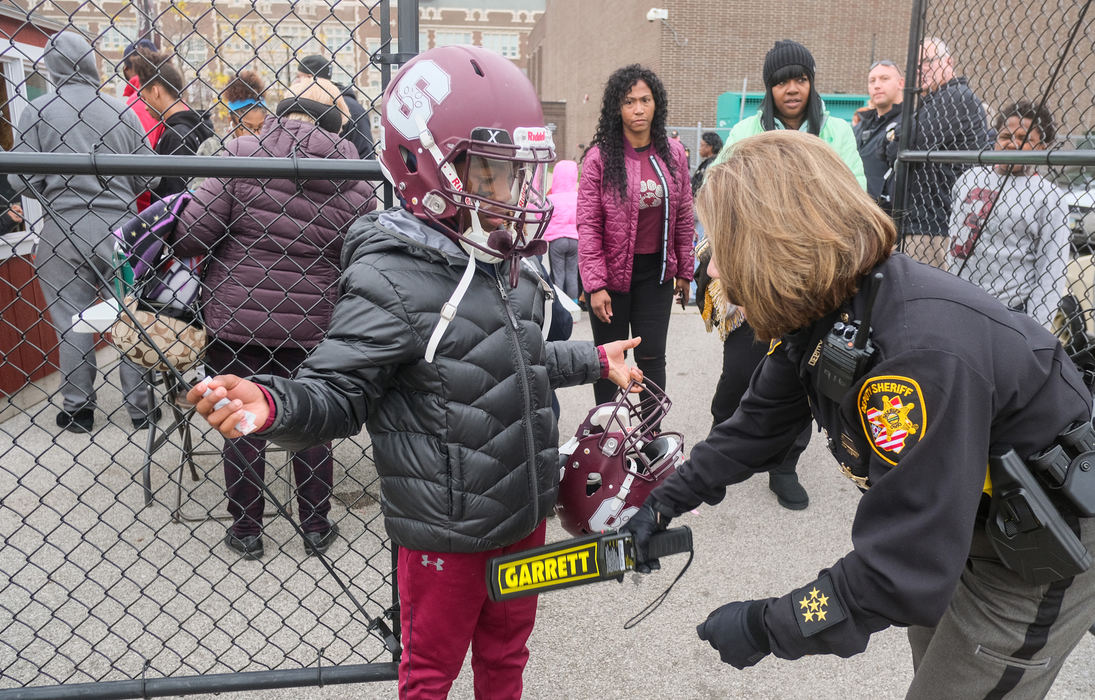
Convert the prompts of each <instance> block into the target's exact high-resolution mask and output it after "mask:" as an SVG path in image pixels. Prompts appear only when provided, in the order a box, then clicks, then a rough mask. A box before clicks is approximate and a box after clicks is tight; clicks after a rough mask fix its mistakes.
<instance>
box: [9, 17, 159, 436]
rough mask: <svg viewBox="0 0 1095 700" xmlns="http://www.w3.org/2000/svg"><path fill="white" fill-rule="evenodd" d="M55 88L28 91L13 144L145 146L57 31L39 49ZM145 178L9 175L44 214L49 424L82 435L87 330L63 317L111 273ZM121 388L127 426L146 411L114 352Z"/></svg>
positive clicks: (90, 402)
mask: <svg viewBox="0 0 1095 700" xmlns="http://www.w3.org/2000/svg"><path fill="white" fill-rule="evenodd" d="M42 60H44V61H45V65H46V68H47V70H48V71H49V76H50V81H51V82H52V83H53V85H54V87H55V89H56V92H55V93H50V94H46V95H42V96H41V97H39V98H37V99H35V100H34V101H33V102H31V103H30V105H29V106H28V107H27V109H25V110H23V114H22V115H21V116H20V118H19V123H18V124H17V125H16V131H17V135H16V138H15V148H14V150H15V151H22V152H41V153H53V152H58V153H97V154H98V153H146V154H151V153H152V150H151V149H150V148H149V147H148V144H147V143H146V142H145V138H144V129H142V128H141V123H140V120H138V118H137V115H135V114H134V113H133V111H132V110H130V109H128V108H127V107H126V104H125V103H124V102H122V101H120V100H116V99H114V98H111V97H106V96H103V95H100V94H99V86H100V85H101V82H100V80H99V71H98V69H97V68H96V67H95V53H94V52H93V50H92V48H91V45H90V44H88V42H87V41H86V40H85V39H84V38H83V37H81V36H79V35H78V34H75V33H72V32H61V33H59V34H56V35H54V36H53V37H51V38H50V40H49V42H48V43H47V45H46V49H45V51H44V52H43V56H42ZM157 180H158V178H153V179H151V180H149V179H147V178H138V177H131V176H95V175H61V174H34V175H24V174H18V173H15V174H11V175H9V176H8V182H9V183H10V184H11V186H12V187H13V188H14V189H15V193H16V194H17V195H22V196H24V197H30V198H32V199H37V200H38V201H40V202H41V203H42V208H43V210H44V217H43V220H42V222H41V236H40V239H39V241H38V247H37V251H36V263H37V274H38V281H39V283H40V284H41V286H42V292H43V294H44V296H45V300H46V304H47V308H48V309H49V315H50V317H51V319H52V322H53V327H54V329H55V330H56V331H57V335H58V337H59V341H60V343H59V345H60V348H59V353H60V363H61V373H62V375H63V380H62V383H61V395H62V397H63V404H62V408H61V411H60V412H59V413H58V414H57V426H58V427H60V428H64V429H66V430H70V431H72V432H80V433H87V432H91V429H92V428H93V427H94V416H95V413H94V409H95V402H96V396H95V376H96V373H97V371H98V368H97V366H96V362H95V345H94V336H93V335H92V334H90V333H76V332H73V330H72V321H71V319H72V316H73V314H77V313H79V312H81V311H83V310H84V309H86V308H88V307H89V306H92V305H94V304H95V303H96V302H97V301H98V298H99V293H100V290H101V289H102V287H103V282H104V280H105V281H107V282H109V281H110V280H111V279H112V278H113V275H114V272H113V265H112V263H111V256H112V253H113V236H112V235H111V232H112V231H113V230H114V229H115V228H117V227H118V226H119V225H120V224H121V222H123V221H126V220H128V219H129V218H130V217H132V216H133V215H134V214H135V213H136V211H135V209H134V205H133V203H134V201H135V200H136V198H137V193H139V192H143V191H145V190H146V189H151V188H152V187H154V186H155V185H156V181H157ZM120 374H121V383H122V393H123V396H124V398H125V403H126V410H127V411H128V413H129V416H130V418H131V419H132V421H133V427H134V428H137V429H140V428H145V427H147V426H148V425H149V423H150V421H154V420H155V419H156V418H157V417H158V415H159V409H156V410H155V411H152V410H151V409H152V407H151V406H150V405H149V393H148V391H146V385H145V383H144V382H145V379H144V376H143V371H142V370H141V369H139V368H138V367H137V366H136V365H133V364H130V363H129V362H128V361H126V360H123V361H122V365H121V368H120Z"/></svg>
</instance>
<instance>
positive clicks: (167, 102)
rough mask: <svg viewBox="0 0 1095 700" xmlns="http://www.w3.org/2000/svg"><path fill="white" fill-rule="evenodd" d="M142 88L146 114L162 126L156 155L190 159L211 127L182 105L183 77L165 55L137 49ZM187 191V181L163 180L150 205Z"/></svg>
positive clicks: (201, 115)
mask: <svg viewBox="0 0 1095 700" xmlns="http://www.w3.org/2000/svg"><path fill="white" fill-rule="evenodd" d="M133 64H134V66H135V69H136V71H137V77H138V79H139V80H140V85H141V99H142V100H143V101H144V103H145V105H147V106H148V111H149V112H150V113H151V114H152V115H153V116H154V117H156V118H157V119H159V120H160V121H161V122H163V125H164V130H163V133H162V134H161V135H160V139H159V140H158V141H157V142H156V153H159V154H160V155H165V156H192V155H194V154H195V153H197V151H198V146H200V145H201V144H202V142H203V141H205V140H206V139H207V138H209V137H211V136H214V135H215V134H214V132H213V123H212V122H211V121H210V120H209V117H208V116H207V115H206V114H205V113H204V112H196V111H194V110H192V109H190V107H188V106H187V105H186V103H185V102H183V92H184V91H185V89H186V84H185V83H184V82H183V76H182V73H181V72H180V71H179V69H178V68H176V67H175V65H174V63H173V62H172V61H171V55H170V54H168V53H155V52H153V51H151V50H149V49H148V48H146V47H139V48H138V49H137V58H135V59H133ZM185 189H186V178H182V177H164V178H162V179H161V180H160V184H159V186H158V187H157V188H156V189H154V190H153V191H152V198H153V201H156V200H158V199H163V198H164V197H166V196H167V195H169V194H175V193H176V192H182V191H183V190H185Z"/></svg>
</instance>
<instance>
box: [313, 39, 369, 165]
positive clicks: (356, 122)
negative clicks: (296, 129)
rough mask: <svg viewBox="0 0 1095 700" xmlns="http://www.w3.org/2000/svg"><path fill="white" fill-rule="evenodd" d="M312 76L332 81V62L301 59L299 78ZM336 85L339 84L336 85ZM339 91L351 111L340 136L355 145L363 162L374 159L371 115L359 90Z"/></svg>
mask: <svg viewBox="0 0 1095 700" xmlns="http://www.w3.org/2000/svg"><path fill="white" fill-rule="evenodd" d="M310 76H315V77H317V78H326V79H327V80H330V79H331V61H330V60H328V59H326V58H324V57H323V56H320V55H317V54H312V55H311V56H305V57H304V58H302V59H300V65H299V66H297V77H298V78H307V77H310ZM336 85H338V84H337V83H336ZM338 89H339V90H341V91H342V99H343V100H344V101H345V102H346V107H347V109H349V110H350V118H349V119H348V120H346V122H345V123H343V125H342V131H341V132H340V134H339V135H340V136H342V138H344V139H348V140H349V141H350V143H352V144H354V148H356V149H357V153H358V157H359V158H361V159H362V160H365V159H367V158H372V157H373V156H374V155H375V154H374V153H373V140H372V139H371V138H369V134H371V133H372V128H371V127H370V126H369V113H368V111H366V109H365V108H364V107H362V106H361V103H360V102H358V99H357V90H355V89H354V86H353V85H338Z"/></svg>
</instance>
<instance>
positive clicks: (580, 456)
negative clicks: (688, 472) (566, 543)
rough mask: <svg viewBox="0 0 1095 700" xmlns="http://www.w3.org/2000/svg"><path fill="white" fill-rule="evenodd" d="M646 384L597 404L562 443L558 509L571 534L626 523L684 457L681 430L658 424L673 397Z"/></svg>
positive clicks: (645, 382) (611, 527)
mask: <svg viewBox="0 0 1095 700" xmlns="http://www.w3.org/2000/svg"><path fill="white" fill-rule="evenodd" d="M634 385H635V382H632V386H634ZM643 386H644V387H645V388H646V391H645V392H643V393H642V394H632V393H630V391H629V389H630V387H628V389H621V390H620V391H619V392H618V393H617V394H616V398H615V400H614V401H612V402H611V403H605V404H601V405H600V406H597V407H596V408H594V409H593V410H592V411H590V412H589V415H587V416H586V419H585V420H584V421H582V424H581V426H579V427H578V432H577V434H575V436H574V437H573V438H571V439H570V440H569V441H568V442H567V443H566V444H565V445H563V446H562V447H560V448H559V463H560V465H561V466H560V478H559V501H558V503H556V505H555V512H556V513H557V514H558V516H559V522H560V524H561V525H562V526H563V529H564V530H566V531H567V532H569V533H570V534H572V535H575V536H577V535H588V534H591V533H599V532H604V531H607V530H618V529H619V528H621V527H623V526H624V525H625V524H626V523H627V521H628V520H630V519H631V516H632V515H634V514H635V513H636V512H637V511H638V510H639V507H640V506H642V504H643V502H644V501H646V497H647V496H649V495H650V492H651V491H653V490H654V487H655V486H657V485H658V484H660V483H661V482H662V481H664V480H665V478H666V477H667V476H669V475H670V474H672V473H673V472H674V471H675V470H676V469H677V466H678V465H680V464H681V463H682V462H683V461H684V438H683V437H682V436H681V434H680V433H670V432H657V431H656V430H655V429H656V427H657V426H658V425H660V424H661V421H662V419H663V418H664V417H665V415H666V414H667V413H668V412H669V408H670V406H672V405H673V403H672V402H671V401H670V400H669V398H668V397H667V396H666V395H665V392H664V391H662V389H661V387H659V386H658V385H656V384H654V383H653V382H650V381H649V380H647V381H644V382H643ZM640 396H643V397H645V398H638V397H640Z"/></svg>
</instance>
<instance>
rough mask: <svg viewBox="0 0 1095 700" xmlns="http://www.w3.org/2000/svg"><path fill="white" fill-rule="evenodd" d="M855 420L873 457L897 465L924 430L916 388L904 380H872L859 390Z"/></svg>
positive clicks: (921, 402)
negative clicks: (858, 423) (866, 439)
mask: <svg viewBox="0 0 1095 700" xmlns="http://www.w3.org/2000/svg"><path fill="white" fill-rule="evenodd" d="M857 405H858V406H859V419H860V421H861V422H862V424H863V432H864V433H866V435H867V438H868V439H869V440H870V441H871V447H872V448H873V449H874V451H875V454H877V455H878V456H879V457H881V458H882V459H884V460H885V461H887V462H889V463H890V464H897V460H898V459H899V456H900V454H901V452H902V450H905V449H907V448H909V447H912V446H913V445H915V444H916V442H917V441H918V440H919V439H920V438H921V436H923V434H924V431H925V430H926V429H927V427H928V412H927V408H926V407H925V406H924V395H923V394H922V393H921V391H920V385H919V384H917V383H916V382H914V381H913V380H911V379H909V378H908V377H899V376H883V377H872V378H871V379H869V380H867V381H866V382H864V383H863V388H861V389H860V390H859V400H858V402H857Z"/></svg>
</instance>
